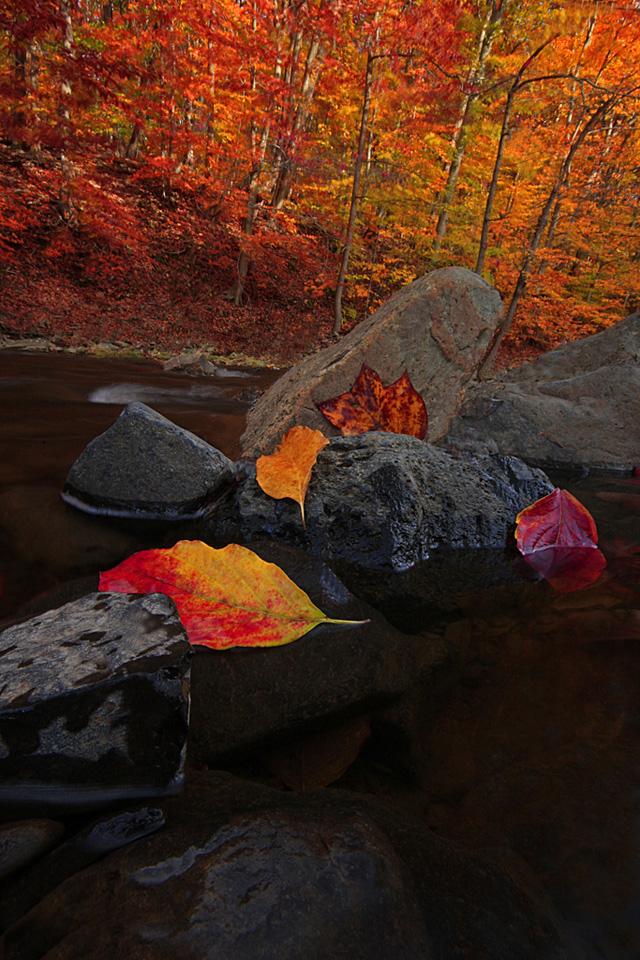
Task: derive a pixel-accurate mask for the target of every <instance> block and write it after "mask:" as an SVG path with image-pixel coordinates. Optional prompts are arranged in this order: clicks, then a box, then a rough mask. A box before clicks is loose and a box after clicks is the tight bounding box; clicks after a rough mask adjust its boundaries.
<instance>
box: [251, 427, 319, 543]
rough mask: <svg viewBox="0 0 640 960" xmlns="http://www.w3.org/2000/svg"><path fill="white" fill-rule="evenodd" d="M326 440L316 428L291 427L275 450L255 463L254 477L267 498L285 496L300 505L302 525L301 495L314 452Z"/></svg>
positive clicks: (312, 465)
mask: <svg viewBox="0 0 640 960" xmlns="http://www.w3.org/2000/svg"><path fill="white" fill-rule="evenodd" d="M328 443H329V441H328V440H327V438H326V437H325V435H324V434H323V433H322V432H321V431H320V430H312V429H311V428H310V427H291V429H290V430H289V431H288V432H287V433H286V434H285V435H284V437H283V438H282V441H281V442H280V445H279V446H278V449H277V450H276V451H275V453H272V454H270V455H269V456H264V457H259V458H258V460H257V462H256V480H257V481H258V485H259V486H260V488H261V489H262V490H264V492H265V493H266V494H267V496H268V497H273V498H274V499H275V500H282V499H285V498H288V499H290V500H295V501H296V503H298V504H300V513H301V515H302V525H303V526H304V498H305V496H306V494H307V489H308V487H309V480H310V479H311V471H312V470H313V467H314V465H315V462H316V460H317V459H318V454H319V453H320V451H321V450H322V449H323V447H326V446H327V444H328Z"/></svg>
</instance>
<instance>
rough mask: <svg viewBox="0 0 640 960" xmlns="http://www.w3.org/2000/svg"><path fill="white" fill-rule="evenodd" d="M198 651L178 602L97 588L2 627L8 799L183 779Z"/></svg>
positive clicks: (112, 791) (158, 789)
mask: <svg viewBox="0 0 640 960" xmlns="http://www.w3.org/2000/svg"><path fill="white" fill-rule="evenodd" d="M189 669H190V647H189V644H188V642H187V640H186V637H185V634H184V630H183V628H182V624H181V623H180V620H179V618H178V615H177V612H176V609H175V606H174V604H173V601H172V600H170V599H169V598H168V597H165V596H163V595H162V594H149V595H147V596H138V595H126V594H109V593H94V594H90V595H89V596H86V597H82V598H81V599H79V600H76V601H74V602H72V603H68V604H65V605H64V606H62V607H59V608H57V609H56V610H51V611H49V612H47V613H43V614H41V615H40V616H37V617H34V618H33V619H31V620H27V621H24V622H22V623H18V624H16V625H14V626H11V627H8V628H7V629H6V630H4V631H3V632H2V633H0V804H3V805H7V806H12V805H18V804H25V805H27V806H29V807H32V806H33V807H40V806H42V807H45V808H46V807H49V806H51V807H52V808H55V807H56V806H61V807H65V808H68V807H74V806H78V807H84V806H87V807H90V806H94V805H101V804H104V803H105V802H108V801H109V800H116V799H120V798H124V797H136V796H162V795H165V794H167V793H171V792H174V791H175V790H177V789H179V788H180V786H181V784H182V782H183V767H184V754H185V744H186V737H187V715H188V705H189Z"/></svg>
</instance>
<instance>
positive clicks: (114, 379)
mask: <svg viewBox="0 0 640 960" xmlns="http://www.w3.org/2000/svg"><path fill="white" fill-rule="evenodd" d="M275 376H276V375H275V374H274V373H273V372H258V373H250V374H249V375H246V374H242V373H241V372H239V373H238V375H230V376H224V377H220V378H215V379H211V378H203V377H197V378H191V377H185V376H183V375H179V374H166V373H163V372H162V370H161V369H160V368H159V367H158V366H156V365H153V364H150V363H139V362H132V361H124V360H98V359H95V358H88V357H82V356H65V355H53V356H50V355H27V354H17V353H16V354H11V353H2V354H0V400H1V403H2V411H3V416H2V419H1V420H0V617H3V616H4V617H7V616H9V615H10V614H11V613H12V612H13V611H14V610H15V609H16V608H17V607H18V606H19V604H20V603H22V602H23V601H25V600H27V599H29V598H30V597H32V596H34V595H36V594H37V593H39V592H41V591H43V590H45V589H48V588H49V587H51V586H55V585H57V584H60V583H61V582H64V581H65V580H67V579H70V578H72V577H75V576H78V575H82V574H85V573H87V572H89V571H95V570H97V569H100V568H101V567H102V568H104V567H106V566H108V565H111V564H112V563H115V562H118V561H119V560H120V559H122V558H123V557H124V556H125V555H127V553H128V552H130V551H131V549H133V548H135V546H136V543H135V541H134V540H133V539H132V538H131V535H130V534H129V533H128V532H127V531H126V530H125V529H122V528H119V527H114V526H111V525H107V524H105V523H102V522H100V521H97V520H95V519H90V518H87V517H85V516H83V515H81V514H78V513H76V512H74V511H73V510H71V508H69V507H67V506H66V505H65V504H63V503H62V502H61V500H60V499H59V490H60V488H61V486H62V484H63V482H64V479H65V476H66V473H67V471H68V469H69V467H70V465H71V464H72V462H73V461H74V459H75V458H76V457H77V456H78V454H79V453H80V452H81V450H82V449H83V447H84V446H85V444H86V443H87V442H88V441H89V440H90V439H92V438H93V437H94V436H95V435H96V434H97V433H99V432H101V431H102V430H104V429H105V428H106V427H107V426H108V425H109V424H110V423H111V422H112V421H113V420H114V419H115V417H116V416H117V415H118V413H119V412H120V410H121V408H122V405H123V404H124V403H126V402H128V401H130V400H134V399H137V400H143V401H144V402H146V403H149V404H150V405H151V406H153V407H154V408H156V409H158V410H159V411H160V412H161V413H163V414H164V415H165V416H168V417H170V418H171V419H172V420H174V421H175V422H177V423H179V424H181V425H182V426H184V427H186V428H187V429H189V430H192V431H193V432H195V433H197V434H199V435H200V436H202V437H204V439H206V440H208V441H209V442H211V443H213V444H215V445H216V446H217V447H219V448H220V449H222V450H223V451H224V452H225V453H227V454H228V455H229V456H231V457H234V456H237V454H238V452H239V443H238V441H239V436H240V434H241V432H242V429H243V426H244V418H245V415H246V411H247V409H248V403H249V399H248V398H249V397H250V394H251V391H252V390H255V389H263V388H264V387H265V386H268V384H269V383H270V382H272V381H273V379H274V378H275ZM639 456H640V454H639ZM562 485H563V486H567V487H569V489H571V490H572V491H573V492H574V493H575V494H576V495H577V496H578V497H579V498H580V499H582V500H583V502H584V503H585V504H586V505H587V506H588V507H589V509H590V510H591V512H592V513H593V514H594V516H595V518H596V521H597V524H598V528H599V530H600V540H601V546H602V549H603V551H604V553H605V555H606V556H607V559H608V567H607V570H606V572H605V574H604V576H603V577H602V578H601V580H600V582H599V583H598V584H596V585H595V586H593V587H592V588H590V589H588V590H584V591H581V592H579V593H574V594H569V595H564V596H559V595H556V594H554V593H553V592H552V591H551V590H550V589H549V587H548V586H547V585H546V584H544V583H537V582H531V581H527V580H525V579H523V580H518V579H517V578H515V577H513V576H512V577H511V578H510V582H502V581H501V578H500V577H496V576H493V578H492V576H491V572H489V573H487V571H486V570H485V571H480V573H479V574H478V570H479V566H478V564H479V561H478V564H476V561H475V560H474V558H471V559H470V560H469V564H470V567H469V569H470V570H471V574H470V576H469V581H468V589H467V590H463V591H462V592H461V593H460V594H459V595H456V596H455V597H447V596H446V593H447V576H446V569H445V568H444V567H442V566H440V567H437V569H436V565H435V564H431V565H430V564H429V563H427V564H425V565H424V567H422V568H420V569H419V570H415V571H413V572H412V573H411V574H410V575H403V576H404V577H405V579H404V581H403V580H402V577H400V578H389V577H386V576H385V578H384V583H382V582H380V583H379V584H377V583H376V579H375V577H374V578H373V579H372V578H370V577H368V578H365V580H366V582H364V581H363V585H362V589H363V591H364V592H365V593H367V594H368V598H369V599H371V600H374V601H375V600H376V597H378V598H379V601H380V602H379V605H381V606H382V607H383V609H385V610H386V612H387V613H388V614H389V615H390V616H391V617H393V618H394V619H395V620H396V622H397V623H398V624H399V625H401V626H403V627H404V628H405V629H413V630H414V631H417V632H419V631H420V630H422V629H426V628H433V621H432V620H431V617H432V613H430V611H433V610H434V609H435V608H438V609H440V612H441V615H440V619H439V621H438V627H439V629H440V631H441V632H444V634H445V636H446V637H447V639H448V641H449V642H450V644H451V649H452V651H453V652H454V660H455V662H456V664H457V667H456V670H454V671H453V672H452V674H451V676H450V678H449V680H448V681H447V682H446V683H445V685H444V687H443V690H442V691H440V693H439V694H438V696H434V695H433V691H432V690H430V689H429V690H425V691H423V692H422V694H421V693H420V691H417V692H416V702H415V708H414V710H413V719H412V721H411V722H412V724H413V727H412V729H411V731H410V732H411V744H410V747H409V751H408V752H409V753H410V755H411V766H412V769H413V776H414V779H413V781H412V783H411V785H410V786H407V785H406V783H405V784H404V785H400V783H399V781H398V779H397V778H396V779H394V776H393V775H392V774H391V773H390V774H389V775H388V776H387V775H386V774H385V773H384V771H385V769H386V768H387V767H388V769H389V770H393V767H394V764H393V762H391V759H389V762H388V763H387V761H386V760H385V757H384V756H382V757H381V756H380V755H378V756H377V757H376V763H375V764H374V765H373V766H372V765H369V766H367V763H366V760H365V761H363V763H362V764H361V767H360V769H359V770H358V769H357V765H356V769H355V771H352V773H351V774H348V775H347V781H346V785H351V786H352V788H354V789H369V790H374V791H375V792H377V793H379V794H381V795H383V796H385V797H386V799H388V800H389V801H390V802H392V803H396V804H398V805H400V806H403V805H404V806H406V807H410V808H411V809H412V811H413V812H417V813H418V814H419V815H421V816H423V817H424V819H425V820H426V822H427V823H428V824H429V825H430V826H431V827H432V828H433V829H435V830H438V831H439V832H441V833H443V834H445V835H447V836H449V837H452V838H454V839H457V840H459V841H460V842H463V843H465V844H468V845H470V846H472V847H480V848H485V849H489V850H491V851H498V853H497V854H496V855H499V856H500V857H503V858H506V861H507V862H509V863H511V862H513V863H514V864H515V865H516V866H515V869H517V870H518V871H519V872H520V874H523V875H528V873H530V875H531V876H533V877H534V878H535V882H537V883H539V884H540V885H541V887H542V888H543V890H544V891H545V894H546V895H547V896H548V897H549V898H550V900H551V901H552V903H553V905H554V907H555V909H556V910H557V911H559V913H560V914H561V916H562V918H563V920H564V922H565V924H566V926H567V927H568V928H569V929H570V930H571V932H572V935H573V937H574V942H575V944H576V948H577V950H578V951H579V952H578V954H577V955H579V956H582V957H587V958H588V960H602V958H606V960H639V958H640V547H639V545H640V483H639V482H634V481H632V480H630V479H629V480H621V479H613V478H610V479H608V478H598V479H594V480H581V481H571V480H564V481H563V482H562ZM466 562H467V560H465V563H466ZM483 562H484V563H485V566H486V561H483ZM474 564H476V567H475V568H474ZM501 564H506V565H507V566H510V565H511V564H512V558H510V557H509V555H508V554H506V555H505V557H502V558H500V562H499V563H495V564H493V565H492V566H493V567H495V568H497V567H499V566H500V565H501ZM490 566H491V564H490ZM472 568H473V569H472ZM476 568H477V569H476ZM465 569H466V568H465ZM443 571H444V572H443ZM474 571H475V572H474ZM493 572H494V574H495V569H494V571H493ZM462 575H463V579H464V576H466V574H465V573H464V570H463V573H462ZM457 576H458V580H457V583H458V586H459V582H460V581H459V576H460V570H458V571H457ZM436 578H437V583H438V591H437V592H438V595H439V598H440V600H439V602H438V603H436V604H435V606H434V596H433V594H434V589H433V584H434V582H435V581H436ZM433 616H436V614H433ZM372 771H377V773H375V772H372ZM380 771H382V773H381V772H380ZM349 777H351V780H349ZM514 960H517V958H514Z"/></svg>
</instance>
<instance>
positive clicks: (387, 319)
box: [242, 267, 502, 456]
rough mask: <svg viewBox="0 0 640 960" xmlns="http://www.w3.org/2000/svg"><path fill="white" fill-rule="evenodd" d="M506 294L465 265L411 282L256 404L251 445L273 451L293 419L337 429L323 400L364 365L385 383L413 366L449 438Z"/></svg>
mask: <svg viewBox="0 0 640 960" xmlns="http://www.w3.org/2000/svg"><path fill="white" fill-rule="evenodd" d="M501 310H502V303H501V300H500V297H499V295H498V293H497V292H496V291H495V290H494V289H493V288H492V287H490V286H488V285H487V284H486V283H485V282H484V280H482V279H481V278H480V277H479V276H478V275H477V274H475V273H472V272H471V271H470V270H466V269H464V268H463V267H447V268H445V269H443V270H435V271H433V273H429V274H427V275H425V276H424V277H421V278H420V279H419V280H416V281H414V283H411V284H409V285H408V286H406V287H403V289H402V290H399V291H398V292H397V293H396V294H394V296H392V297H391V299H390V300H389V301H388V302H387V303H385V304H384V306H382V307H381V308H380V309H379V310H377V311H376V312H375V313H374V314H373V315H372V316H371V317H369V318H368V319H367V320H365V321H363V322H362V323H360V324H359V325H358V326H357V327H356V328H355V329H354V330H352V331H351V333H349V334H347V336H346V337H343V338H342V339H341V340H339V341H338V342H337V343H335V344H333V345H332V346H330V347H327V348H326V349H325V350H321V351H319V352H318V353H315V354H313V355H312V356H309V357H306V358H305V359H304V360H302V361H301V362H300V363H297V364H296V365H295V366H294V367H292V368H291V370H289V371H288V372H287V373H285V374H284V376H282V377H281V378H280V379H279V380H278V381H276V383H275V384H274V385H273V386H272V387H271V388H270V389H269V390H267V392H266V393H265V394H264V395H263V396H262V397H261V398H260V399H259V400H258V402H257V403H256V404H255V406H254V407H253V409H252V410H251V412H250V413H249V416H248V418H247V428H246V430H245V433H244V434H243V437H242V448H243V451H244V452H245V453H247V454H250V455H252V456H253V455H257V454H258V453H268V452H271V450H272V449H273V448H274V446H275V445H276V443H277V442H278V441H279V440H280V438H281V437H282V435H283V434H284V433H285V432H286V431H287V430H288V429H289V427H291V426H292V425H293V424H296V423H297V424H304V425H306V426H308V427H315V428H317V429H318V430H323V431H324V432H325V433H326V434H327V435H328V436H333V435H335V433H336V431H335V430H334V429H333V428H332V427H331V426H330V425H329V423H328V422H327V421H326V420H325V418H324V417H323V416H322V415H321V414H320V413H319V412H318V410H317V409H316V406H315V404H316V403H317V402H318V401H321V400H327V399H328V398H330V397H334V396H337V395H338V394H340V393H343V392H344V391H345V390H348V389H349V388H350V387H351V385H352V383H353V381H354V380H355V378H356V376H357V375H358V373H359V371H360V367H361V366H362V364H363V363H367V364H368V365H369V366H370V367H373V369H374V370H376V371H377V372H378V373H379V374H380V376H381V378H382V380H383V382H384V383H385V384H388V383H391V382H392V381H394V380H397V378H398V377H399V376H400V375H401V374H402V373H403V372H404V371H405V370H408V371H409V375H410V377H411V381H412V383H413V385H414V387H415V388H416V390H418V391H419V392H420V393H421V394H422V396H423V397H424V400H425V402H426V404H427V408H428V410H429V417H430V427H429V436H430V439H431V440H437V439H439V438H440V437H442V436H443V435H444V434H445V433H446V432H447V430H448V428H449V423H450V421H451V419H452V417H453V416H454V415H455V413H456V412H457V410H458V408H459V406H460V403H461V401H462V397H463V394H464V390H465V387H466V385H467V383H468V382H469V380H470V379H471V377H472V376H473V375H474V373H475V371H476V368H477V366H478V364H479V362H480V361H481V360H482V358H483V356H484V354H485V353H486V350H487V347H488V345H489V343H490V342H491V338H492V336H493V334H494V332H495V330H496V327H497V325H498V322H499V320H500V315H501Z"/></svg>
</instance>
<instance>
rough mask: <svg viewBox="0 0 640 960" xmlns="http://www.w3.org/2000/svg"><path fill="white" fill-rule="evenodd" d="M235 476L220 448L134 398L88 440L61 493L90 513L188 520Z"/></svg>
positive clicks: (202, 508)
mask: <svg viewBox="0 0 640 960" xmlns="http://www.w3.org/2000/svg"><path fill="white" fill-rule="evenodd" d="M232 476H233V471H232V464H231V461H230V460H229V459H228V458H227V457H225V455H224V454H223V453H221V452H220V450H217V449H216V448H215V447H212V446H211V445H210V444H208V443H206V442H205V441H204V440H202V439H201V438H200V437H197V436H195V434H193V433H190V432H189V431H188V430H184V429H183V428H182V427H179V426H178V425H177V424H175V423H172V422H171V420H167V419H166V417H163V416H162V415H161V414H159V413H157V412H156V411H155V410H152V409H151V407H148V406H146V404H144V403H138V402H135V403H130V404H129V405H128V406H127V407H125V409H124V410H123V411H122V413H121V414H120V416H119V417H118V419H117V420H116V421H115V423H113V424H112V425H111V426H110V427H109V428H108V429H107V430H105V432H104V433H101V434H100V435H99V436H97V437H95V439H94V440H92V441H91V442H90V443H88V444H87V446H86V447H85V449H84V450H83V451H82V453H81V454H80V456H79V457H78V459H77V460H76V462H75V463H74V464H73V466H72V467H71V469H70V471H69V474H68V476H67V479H66V482H65V485H64V489H63V491H62V497H63V499H64V500H65V501H66V502H67V503H69V504H70V505H71V506H73V507H77V508H78V509H79V510H83V511H85V512H86V513H94V514H102V515H105V516H113V517H131V518H135V519H153V520H157V519H160V520H176V519H186V518H189V517H197V516H200V515H201V514H202V513H203V511H204V510H206V508H207V507H208V506H209V505H210V504H211V502H212V501H214V500H215V499H216V497H217V496H218V495H219V493H220V491H221V489H223V488H224V486H225V485H226V484H228V483H229V482H230V480H231V478H232Z"/></svg>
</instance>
